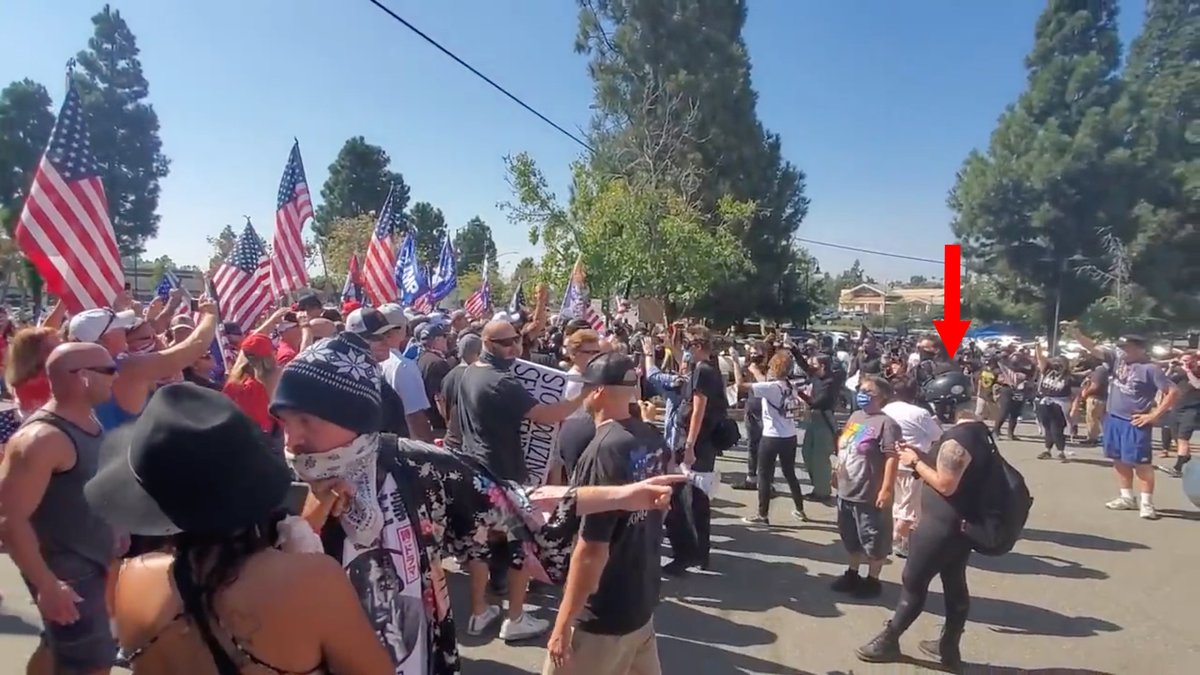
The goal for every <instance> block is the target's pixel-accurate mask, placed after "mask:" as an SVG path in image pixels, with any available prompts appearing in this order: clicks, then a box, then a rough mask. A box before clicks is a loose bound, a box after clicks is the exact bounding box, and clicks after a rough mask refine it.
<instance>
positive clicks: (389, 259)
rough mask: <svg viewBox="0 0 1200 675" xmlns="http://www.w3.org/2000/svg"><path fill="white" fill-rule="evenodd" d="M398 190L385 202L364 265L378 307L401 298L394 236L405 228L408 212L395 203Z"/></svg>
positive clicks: (366, 285) (367, 285)
mask: <svg viewBox="0 0 1200 675" xmlns="http://www.w3.org/2000/svg"><path fill="white" fill-rule="evenodd" d="M395 191H396V186H394V185H393V186H392V189H390V190H388V196H387V199H385V200H383V208H381V209H380V210H379V217H378V218H376V219H375V231H374V232H373V233H372V234H371V241H370V243H368V244H367V261H366V264H365V265H363V287H364V288H365V290H366V291H367V297H369V298H370V299H371V302H372V303H374V304H375V305H376V306H379V305H382V304H384V303H385V302H395V300H396V297H397V296H399V295H400V291H399V289H398V288H397V287H396V277H395V275H394V270H393V268H394V267H395V265H396V250H395V249H394V248H392V233H393V232H397V231H399V230H400V228H402V227H403V226H404V212H403V211H401V210H400V209H399V208H398V207H397V206H396V204H395V202H394V201H393V199H392V197H393V195H394V194H395Z"/></svg>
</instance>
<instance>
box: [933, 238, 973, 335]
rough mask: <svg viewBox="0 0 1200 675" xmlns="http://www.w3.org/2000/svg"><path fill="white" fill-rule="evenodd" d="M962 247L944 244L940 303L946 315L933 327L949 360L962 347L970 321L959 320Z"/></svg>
mask: <svg viewBox="0 0 1200 675" xmlns="http://www.w3.org/2000/svg"><path fill="white" fill-rule="evenodd" d="M961 261H962V247H961V246H959V245H958V244H946V271H945V275H944V276H945V281H946V288H945V291H944V292H943V295H944V296H945V300H944V301H943V303H942V310H943V311H944V312H945V314H946V318H944V319H934V320H933V327H934V328H936V329H937V332H938V335H940V336H941V337H942V344H943V345H945V346H946V352H947V353H948V354H950V358H954V354H955V353H956V352H957V351H958V348H959V346H961V345H962V341H963V336H964V335H966V334H967V328H969V327H970V326H971V322H970V321H963V320H962V319H959V318H958V317H959V315H960V313H961V312H962V302H961V301H962V277H961V276H960V274H961V272H962V267H961V265H962V262H961Z"/></svg>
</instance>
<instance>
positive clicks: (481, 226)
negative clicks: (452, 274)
mask: <svg viewBox="0 0 1200 675" xmlns="http://www.w3.org/2000/svg"><path fill="white" fill-rule="evenodd" d="M454 251H455V253H457V254H458V273H459V276H460V277H461V276H462V275H463V274H464V273H466V272H480V271H481V270H482V269H483V262H484V261H485V260H486V261H487V262H488V268H489V269H493V270H494V269H496V242H494V241H492V228H490V227H488V225H487V223H485V222H483V219H482V218H480V217H479V216H475V217H474V218H472V219H470V220H468V221H467V224H466V225H464V226H463V227H462V229H461V230H459V231H458V232H455V233H454Z"/></svg>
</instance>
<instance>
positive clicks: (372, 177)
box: [312, 136, 408, 240]
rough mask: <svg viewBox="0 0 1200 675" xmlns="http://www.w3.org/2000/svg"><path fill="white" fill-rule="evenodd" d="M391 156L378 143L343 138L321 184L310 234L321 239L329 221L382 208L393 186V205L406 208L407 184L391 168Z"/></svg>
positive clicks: (361, 138) (355, 138)
mask: <svg viewBox="0 0 1200 675" xmlns="http://www.w3.org/2000/svg"><path fill="white" fill-rule="evenodd" d="M391 163H392V159H391V157H388V154H387V152H385V151H384V149H383V148H381V147H379V146H378V145H372V144H370V143H368V142H367V139H365V138H363V137H362V136H354V137H352V138H349V139H347V140H346V142H345V143H344V144H343V145H342V149H341V150H339V151H338V155H337V158H336V159H334V160H333V164H330V165H329V177H328V178H327V179H325V185H323V186H322V187H321V205H320V206H318V207H317V210H316V214H315V218H313V223H312V228H313V234H315V235H316V236H317V239H318V240H320V239H322V238H324V237H325V236H326V234H328V228H329V226H330V224H331V223H333V222H334V221H336V220H338V219H341V218H356V217H358V216H362V215H365V214H367V213H370V212H371V211H378V210H379V209H381V208H383V202H384V200H386V199H387V195H388V190H389V189H391V188H392V186H393V185H395V186H396V193H395V195H394V196H393V198H392V199H393V202H394V203H393V206H394V207H395V208H398V209H400V210H401V211H403V210H404V209H405V208H407V207H408V185H407V184H406V183H405V182H404V176H402V175H400V174H399V173H397V172H395V171H392V170H391V169H390V168H389V167H390V166H391Z"/></svg>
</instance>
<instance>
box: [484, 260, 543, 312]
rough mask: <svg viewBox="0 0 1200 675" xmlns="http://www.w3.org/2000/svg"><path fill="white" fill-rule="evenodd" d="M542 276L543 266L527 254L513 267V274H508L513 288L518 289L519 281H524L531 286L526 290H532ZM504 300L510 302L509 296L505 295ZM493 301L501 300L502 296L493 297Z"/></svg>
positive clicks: (506, 302)
mask: <svg viewBox="0 0 1200 675" xmlns="http://www.w3.org/2000/svg"><path fill="white" fill-rule="evenodd" d="M541 276H542V270H541V266H540V265H538V263H537V261H536V260H534V259H533V258H531V257H529V256H525V257H524V258H521V259H520V260H518V261H517V264H516V266H515V267H513V271H512V274H510V275H509V276H508V285H509V286H510V287H511V288H512V289H516V287H517V284H518V283H524V284H526V285H527V286H530V288H528V289H526V292H527V293H528V292H532V290H533V289H532V285H533V284H535V283H537V282H538V281H539V280H540V279H541ZM503 300H504V302H503V304H508V296H504V298H503ZM492 302H494V303H495V302H500V298H499V297H493V298H492Z"/></svg>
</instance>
